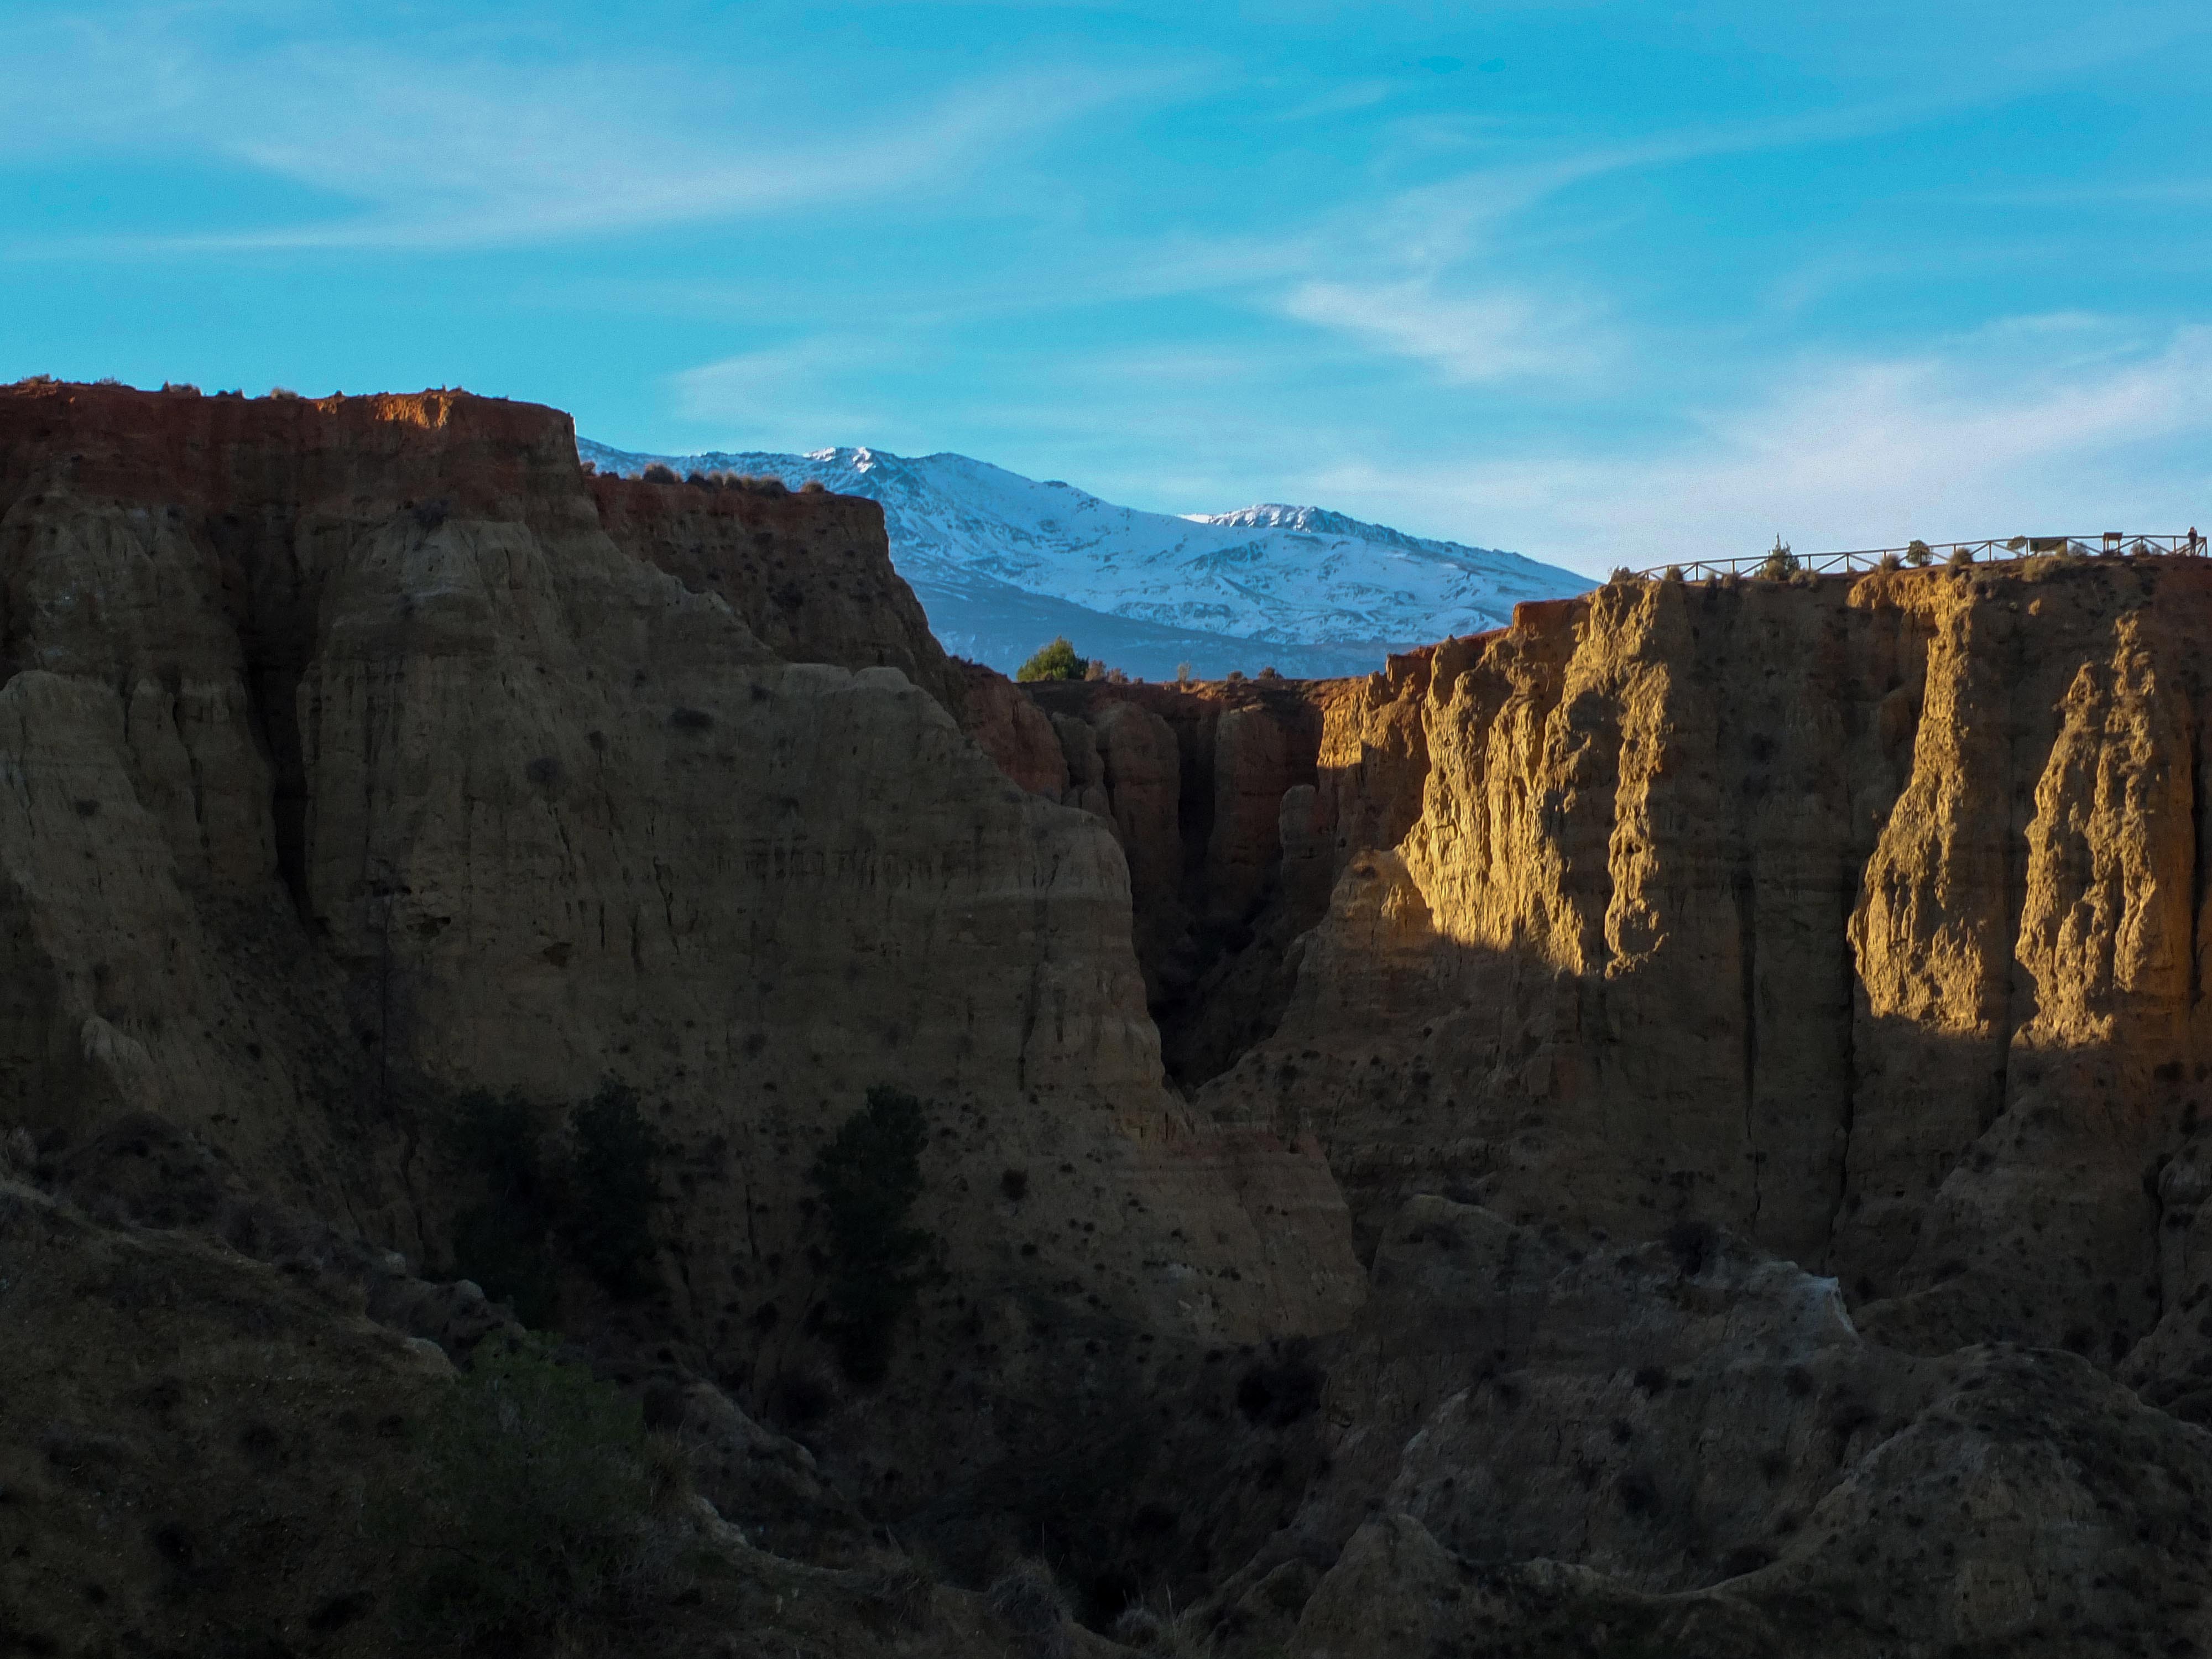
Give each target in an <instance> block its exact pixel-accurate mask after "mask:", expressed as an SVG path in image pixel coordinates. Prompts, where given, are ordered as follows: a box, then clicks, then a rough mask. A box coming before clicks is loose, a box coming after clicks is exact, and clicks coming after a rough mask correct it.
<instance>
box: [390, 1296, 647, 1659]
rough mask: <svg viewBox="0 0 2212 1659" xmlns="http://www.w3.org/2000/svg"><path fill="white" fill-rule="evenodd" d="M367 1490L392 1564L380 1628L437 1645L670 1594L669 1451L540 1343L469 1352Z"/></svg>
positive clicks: (521, 1633) (530, 1632)
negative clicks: (394, 1586)
mask: <svg viewBox="0 0 2212 1659" xmlns="http://www.w3.org/2000/svg"><path fill="white" fill-rule="evenodd" d="M415 1451H416V1455H414V1456H413V1457H412V1458H410V1459H404V1460H400V1461H399V1462H397V1463H396V1464H395V1465H394V1466H393V1468H392V1471H391V1472H390V1473H389V1474H386V1476H385V1477H384V1478H383V1480H382V1483H381V1484H380V1486H379V1487H378V1488H377V1489H376V1490H374V1492H372V1493H371V1494H370V1498H369V1501H368V1508H367V1511H366V1519H367V1521H368V1528H369V1531H370V1534H371V1535H372V1536H374V1538H376V1539H377V1540H378V1541H379V1542H380V1543H382V1544H384V1545H386V1547H391V1548H392V1549H395V1550H396V1551H397V1552H398V1554H399V1557H400V1560H401V1571H400V1578H399V1585H398V1595H396V1597H395V1599H394V1606H393V1607H392V1613H393V1615H394V1622H395V1623H396V1624H398V1626H399V1627H400V1628H401V1630H402V1631H403V1632H406V1633H408V1634H410V1635H414V1636H417V1637H423V1638H435V1639H436V1640H437V1641H438V1642H439V1643H440V1644H441V1649H443V1648H451V1649H463V1650H465V1649H467V1648H469V1647H470V1646H471V1645H476V1644H490V1643H493V1642H499V1643H501V1644H513V1643H515V1642H517V1641H527V1640H530V1639H531V1638H538V1637H542V1636H544V1635H545V1634H548V1633H550V1632H554V1631H557V1630H562V1629H564V1628H568V1627H573V1626H576V1625H578V1624H581V1623H589V1622H600V1621H608V1620H618V1619H620V1618H623V1617H624V1616H625V1615H628V1614H630V1613H635V1611H636V1610H637V1609H638V1608H639V1607H641V1606H642V1605H643V1604H644V1603H645V1602H646V1601H647V1600H648V1599H650V1598H652V1597H654V1596H657V1595H662V1594H665V1592H666V1591H667V1590H668V1589H669V1588H670V1587H671V1579H672V1578H673V1577H674V1574H675V1571H676V1565H677V1560H678V1544H679V1541H680V1534H681V1525H680V1521H679V1519H678V1516H679V1515H680V1504H681V1500H682V1498H683V1497H684V1479H683V1475H682V1473H681V1469H682V1462H681V1459H680V1457H678V1456H673V1455H670V1454H669V1453H668V1452H667V1451H666V1449H665V1447H664V1446H662V1445H657V1444H656V1443H654V1442H653V1439H652V1437H649V1436H648V1435H647V1432H646V1427H645V1419H644V1416H643V1413H641V1410H640V1409H639V1407H638V1405H637V1402H636V1401H634V1400H630V1399H629V1398H627V1397H625V1396H624V1395H623V1394H622V1393H621V1392H620V1391H619V1390H617V1389H614V1388H613V1387H611V1385H609V1384H606V1383H599V1382H596V1381H594V1380H593V1378H592V1376H591V1374H590V1373H589V1372H588V1371H585V1370H580V1369H578V1368H575V1367H573V1366H568V1365H563V1364H559V1363H558V1362H557V1361H556V1360H555V1359H554V1358H553V1357H552V1354H551V1352H550V1347H549V1346H548V1345H546V1344H545V1343H544V1341H543V1340H542V1339H532V1340H528V1341H526V1342H523V1343H520V1344H513V1345H510V1344H507V1343H506V1342H504V1341H501V1340H499V1339H497V1338H494V1339H491V1340H487V1341H486V1342H485V1343H484V1344H483V1346H482V1347H480V1348H479V1349H478V1350H477V1357H476V1361H475V1364H473V1365H471V1368H470V1370H468V1372H467V1373H466V1374H465V1375H464V1376H462V1377H461V1378H460V1379H459V1381H457V1382H456V1383H453V1386H452V1387H451V1388H450V1389H447V1391H446V1392H445V1395H444V1396H443V1397H442V1398H441V1399H440V1400H439V1401H438V1403H437V1405H436V1406H435V1407H434V1408H433V1410H432V1411H431V1413H430V1414H429V1416H428V1419H427V1421H425V1422H424V1424H423V1425H422V1428H421V1431H420V1433H419V1437H418V1439H417V1443H416V1448H415Z"/></svg>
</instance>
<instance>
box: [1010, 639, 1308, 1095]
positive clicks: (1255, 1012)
mask: <svg viewBox="0 0 2212 1659" xmlns="http://www.w3.org/2000/svg"><path fill="white" fill-rule="evenodd" d="M1027 690H1028V691H1029V692H1030V696H1032V697H1033V698H1034V699H1035V700H1036V704H1037V705H1038V706H1039V707H1040V708H1042V709H1043V710H1045V711H1047V712H1048V714H1049V715H1050V718H1051V720H1052V721H1053V725H1054V731H1055V732H1056V733H1057V734H1058V736H1059V737H1060V744H1061V752H1062V757H1063V759H1064V761H1065V763H1066V784H1065V785H1064V787H1063V793H1062V797H1061V798H1062V799H1064V800H1066V803H1067V804H1068V805H1072V806H1078V807H1081V808H1083V809H1084V810H1085V811H1089V812H1091V813H1093V814H1094V815H1096V816H1097V817H1101V818H1103V819H1104V820H1106V821H1107V822H1108V823H1110V824H1112V825H1113V827H1114V831H1115V836H1116V838H1117V839H1118V840H1119V841H1120V842H1121V847H1122V849H1123V852H1124V854H1125V856H1126V857H1127V860H1128V865H1129V881H1130V890H1131V898H1132V902H1133V933H1134V937H1135V942H1136V947H1137V958H1138V962H1139V965H1140V966H1141V967H1142V969H1143V970H1144V975H1145V987H1146V994H1147V996H1148V998H1149V1000H1150V1003H1151V1006H1152V1015H1153V1018H1155V1020H1156V1021H1157V1022H1158V1024H1159V1028H1160V1033H1161V1042H1162V1044H1163V1048H1164V1053H1165V1057H1166V1060H1167V1063H1168V1067H1169V1070H1170V1073H1171V1074H1172V1075H1173V1076H1174V1077H1175V1078H1176V1079H1177V1080H1178V1081H1179V1082H1182V1083H1183V1084H1185V1085H1189V1084H1194V1083H1198V1082H1201V1081H1203V1080H1204V1079H1207V1078H1209V1077H1212V1076H1213V1075H1214V1074H1215V1073H1218V1072H1219V1071H1221V1070H1222V1069H1224V1068H1225V1066H1228V1064H1229V1063H1230V1062H1231V1060H1233V1059H1234V1058H1235V1057H1236V1056H1237V1054H1240V1053H1242V1052H1243V1050H1244V1049H1246V1048H1249V1047H1250V1046H1251V1045H1252V1043H1253V1042H1256V1041H1257V1040H1259V1038H1261V1036H1265V1035H1267V1033H1268V1032H1269V1031H1271V1030H1273V1029H1274V1024H1275V1020H1276V1018H1278V1017H1279V1014H1280V1012H1281V1010H1282V1006H1283V1002H1284V1000H1285V998H1286V997H1287V996H1288V994H1289V991H1290V985H1291V979H1292V977H1293V975H1294V973H1295V963H1292V962H1290V961H1289V960H1287V958H1288V957H1289V955H1290V953H1291V951H1292V948H1293V946H1294V945H1295V944H1296V941H1297V939H1298V938H1299V937H1300V936H1301V935H1303V934H1304V933H1305V932H1306V930H1307V929H1309V928H1310V927H1312V926H1313V924H1314V923H1315V922H1316V921H1318V920H1319V919H1320V917H1321V915H1322V911H1323V910H1324V909H1325V908H1326V907H1327V903H1328V878H1329V875H1330V873H1331V872H1330V870H1329V868H1328V859H1327V858H1326V857H1325V856H1324V854H1325V849H1324V848H1322V846H1321V844H1320V842H1319V841H1318V840H1317V838H1316V830H1315V828H1314V824H1315V817H1316V809H1315V805H1314V793H1315V787H1316V781H1317V775H1316V755H1317V753H1318V750H1319V747H1320V744H1321V738H1322V724H1323V712H1324V710H1326V709H1327V708H1328V707H1329V706H1330V705H1331V703H1332V702H1333V701H1334V700H1335V699H1336V698H1337V697H1339V696H1341V695H1342V689H1341V688H1340V686H1338V685H1337V684H1336V683H1334V682H1322V683H1317V684H1307V683H1304V682H1295V681H1277V680H1261V681H1249V680H1245V681H1223V682H1213V683H1209V684H1198V685H1193V686H1164V685H1146V684H1115V683H1113V682H1109V681H1097V680H1092V681H1085V682H1082V683H1079V684H1039V685H1033V686H1030V687H1028V688H1027ZM971 720H972V715H971ZM1002 763H1003V762H1002Z"/></svg>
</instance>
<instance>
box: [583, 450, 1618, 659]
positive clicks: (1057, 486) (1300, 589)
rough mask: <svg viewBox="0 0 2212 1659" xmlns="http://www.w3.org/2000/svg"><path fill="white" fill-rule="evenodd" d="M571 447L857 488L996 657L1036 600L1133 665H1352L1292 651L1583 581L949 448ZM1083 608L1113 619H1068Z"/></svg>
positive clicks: (603, 459) (1374, 650)
mask: <svg viewBox="0 0 2212 1659" xmlns="http://www.w3.org/2000/svg"><path fill="white" fill-rule="evenodd" d="M577 447H578V449H579V451H580V453H582V455H583V458H584V459H586V460H589V461H592V462H593V463H594V464H595V465H599V467H601V468H603V469H605V470H606V471H618V472H623V473H629V474H635V473H636V472H639V471H643V469H644V468H645V467H646V466H647V465H652V464H653V463H655V462H659V463H661V464H664V465H669V466H671V467H674V468H675V469H676V470H677V471H678V472H679V473H682V472H689V471H734V472H749V473H754V474H762V473H772V474H774V475H775V476H777V477H781V478H782V479H783V480H784V481H785V482H786V483H789V484H793V485H796V484H798V483H803V482H805V481H806V480H808V479H817V480H818V481H819V482H820V483H823V485H824V486H826V487H827V488H829V489H835V490H838V491H840V492H842V493H845V494H850V495H865V496H868V497H870V498H871V499H872V500H874V501H877V502H878V503H879V504H880V505H881V506H882V507H883V510H884V523H885V527H886V529H887V530H888V532H889V533H890V548H891V558H892V562H893V563H894V564H895V565H896V567H897V568H898V570H899V573H900V574H902V576H904V577H905V578H906V579H907V580H908V583H909V584H910V585H911V586H913V587H914V589H915V593H916V595H917V597H919V598H920V599H921V602H922V605H923V608H924V609H925V610H926V611H927V612H928V613H929V617H930V620H931V625H932V626H933V628H935V629H937V631H938V634H939V637H940V638H941V639H943V640H945V643H946V645H947V647H948V648H951V649H953V650H957V651H962V652H963V653H964V654H970V655H977V654H981V659H983V660H986V661H990V662H993V663H994V664H995V665H999V666H1002V667H1010V666H1012V664H1013V663H1015V662H1018V661H1019V660H1020V659H1021V657H1023V656H1026V655H1027V654H1028V653H1029V651H1030V650H1032V649H1034V648H1035V647H1036V645H1038V644H1042V642H1043V641H1042V640H1035V641H1029V642H1028V643H1027V644H1026V645H1022V644H1019V643H1018V641H1020V640H1021V639H1022V638H1023V637H1024V635H1021V634H1018V633H1015V632H1011V631H1009V630H1012V629H1018V628H1023V627H1027V628H1032V629H1033V628H1034V627H1036V626H1037V625H1040V623H1041V622H1042V617H1044V615H1046V614H1047V613H1048V612H1047V611H1040V610H1039V608H1038V604H1042V605H1045V606H1047V607H1049V605H1052V604H1055V603H1057V604H1066V605H1073V606H1075V607H1079V611H1078V612H1077V614H1076V622H1077V623H1078V625H1084V626H1086V627H1088V628H1089V629H1090V631H1091V633H1093V634H1103V635H1105V636H1109V637H1112V638H1115V639H1117V640H1119V641H1121V649H1122V650H1123V652H1124V653H1125V658H1126V657H1127V654H1128V653H1136V654H1137V655H1138V656H1139V658H1141V660H1127V659H1115V660H1121V662H1122V665H1123V666H1126V667H1128V668H1129V669H1131V670H1132V671H1135V672H1140V673H1145V674H1147V675H1152V674H1156V673H1166V672H1172V671H1173V666H1174V662H1175V660H1176V659H1173V658H1169V659H1167V660H1165V661H1164V662H1162V663H1152V662H1151V661H1150V659H1151V658H1152V656H1156V655H1158V654H1159V653H1163V652H1167V651H1172V650H1178V649H1186V648H1187V649H1192V650H1196V651H1199V652H1201V653H1212V654H1213V655H1216V656H1225V657H1227V658H1231V659H1239V658H1241V656H1244V655H1249V656H1250V657H1252V658H1253V659H1254V660H1253V661H1251V662H1250V663H1249V664H1246V663H1244V662H1243V661H1242V660H1241V659H1240V660H1233V661H1231V665H1233V666H1240V667H1243V668H1244V669H1245V671H1247V672H1250V671H1254V670H1256V668H1258V667H1259V666H1260V665H1261V662H1263V661H1268V660H1275V659H1285V660H1283V661H1282V662H1281V663H1280V665H1281V666H1283V667H1285V670H1286V671H1297V670H1299V669H1301V668H1305V669H1308V670H1309V671H1329V672H1346V671H1358V670H1357V669H1356V668H1347V667H1330V668H1328V669H1327V670H1322V669H1319V668H1316V667H1313V666H1312V665H1311V662H1310V661H1309V660H1308V659H1307V658H1308V653H1312V652H1315V651H1319V652H1321V653H1322V654H1323V656H1325V657H1326V658H1327V659H1328V661H1329V662H1331V663H1335V662H1339V661H1342V662H1346V663H1358V664H1362V665H1364V666H1367V667H1379V666H1380V665H1381V658H1382V656H1383V653H1384V652H1385V651H1386V650H1388V649H1392V648H1397V649H1403V648H1405V647H1409V646H1412V645H1416V644H1425V643H1427V642H1429V641H1433V640H1437V639H1441V638H1443V637H1445V636H1446V635H1455V634H1470V633H1477V632H1480V631H1481V630H1483V629H1488V628H1493V627H1498V626H1500V625H1502V624H1503V623H1504V622H1506V621H1507V620H1508V619H1509V618H1510V616H1511V613H1512V607H1513V605H1514V604H1515V603H1516V601H1518V600H1522V599H1550V598H1554V597H1557V596H1559V595H1561V594H1565V593H1573V592H1581V591H1583V589H1584V588H1586V587H1588V586H1589V585H1590V584H1589V582H1588V581H1587V580H1585V579H1583V578H1582V577H1580V576H1577V575H1576V574H1573V573H1571V572H1569V571H1565V570H1559V569H1555V568H1552V567H1549V566H1546V565H1541V564H1538V563H1536V562H1534V561H1533V560H1530V559H1525V558H1522V556H1520V555H1518V554H1514V553H1507V552H1503V551H1499V550H1495V549H1489V548H1477V547H1467V546H1462V545H1461V544H1457V543H1453V542H1444V541H1436V540H1431V539H1427V538H1419V537H1414V536H1408V535H1407V534H1405V533H1404V532H1401V531H1396V530H1393V529H1390V528H1389V527H1388V526H1383V525H1370V524H1366V523H1363V522H1362V521H1360V520H1356V519H1352V518H1349V517H1347V516H1346V515H1345V514H1343V513H1334V512H1330V511H1328V510H1326V509H1324V508H1319V507H1291V506H1285V505H1282V504H1277V503H1267V504H1261V505H1258V506H1254V507H1244V508H1242V509H1240V510H1238V511H1237V512H1235V513H1218V514H1193V515H1190V516H1188V517H1176V516H1173V515H1170V514H1168V513H1146V512H1142V511H1139V509H1137V508H1134V507H1120V506H1116V505H1115V504H1114V503H1113V502H1110V501H1103V500H1102V499H1100V498H1099V497H1098V496H1096V495H1091V494H1090V493H1089V492H1088V491H1086V490H1083V489H1078V488H1076V487H1075V486H1073V485H1072V484H1069V483H1065V482H1063V481H1061V480H1059V479H1053V480H1049V481H1047V482H1043V483H1040V482H1038V481H1037V480H1036V479H1033V478H1027V477H1023V476H1022V475H1021V474H1019V473H1017V472H1010V471H1006V469H1005V468H1003V467H998V466H994V465H991V464H990V463H988V462H987V461H979V460H975V459H973V458H971V457H969V456H965V455H958V454H953V453H939V454H935V455H927V456H921V457H918V458H915V457H907V456H900V455H895V454H892V453H890V452H889V451H886V450H880V449H872V448H866V447H860V448H830V449H820V450H816V451H813V452H811V453H808V454H805V455H788V454H776V453H766V452H760V451H747V452H742V453H724V452H714V453H705V454H700V455H688V456H663V455H644V454H635V453H629V452H626V451H621V450H615V449H611V448H609V447H606V446H605V445H602V444H598V443H594V442H592V441H590V440H588V439H580V440H579V441H578V443H577ZM1017 596H1027V600H1024V599H1020V598H1018V597H1017ZM1028 601H1036V602H1038V603H1029V602H1028ZM1085 611H1088V612H1096V613H1098V614H1099V615H1100V616H1101V617H1106V618H1112V619H1115V620H1114V621H1113V622H1112V623H1105V622H1101V623H1097V624H1088V623H1084V622H1083V619H1082V617H1081V615H1080V613H1081V612H1085ZM1049 614H1053V615H1057V614H1059V613H1057V612H1050V613H1049ZM962 641H966V643H963V642H962ZM1178 641H1179V642H1180V643H1177V642H1178ZM1192 641H1197V643H1196V644H1193V643H1192ZM1078 644H1079V647H1082V646H1083V644H1084V642H1083V641H1081V640H1079V641H1078ZM979 647H980V649H979ZM1240 647H1241V650H1240ZM1100 648H1101V649H1103V648H1104V647H1103V645H1102V646H1101V647H1100ZM1002 657H1011V660H1009V661H1005V662H1001V661H1000V658H1002ZM1109 657H1110V653H1109ZM1193 660H1196V659H1193ZM1313 660H1316V661H1317V660H1318V659H1313Z"/></svg>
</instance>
